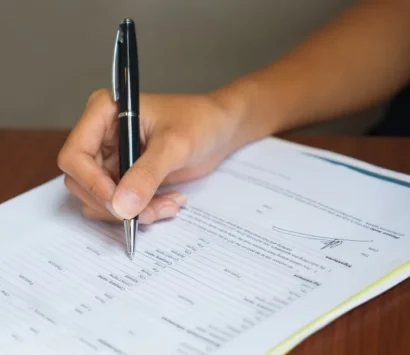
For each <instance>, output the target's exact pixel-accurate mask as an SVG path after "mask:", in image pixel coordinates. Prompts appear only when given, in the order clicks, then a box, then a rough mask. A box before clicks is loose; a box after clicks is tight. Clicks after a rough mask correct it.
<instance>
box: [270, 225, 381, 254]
mask: <svg viewBox="0 0 410 355" xmlns="http://www.w3.org/2000/svg"><path fill="white" fill-rule="evenodd" d="M272 229H273V230H274V231H276V232H280V233H283V234H287V235H290V236H293V237H297V238H303V239H312V240H318V241H321V242H322V243H323V244H324V246H323V247H322V248H321V249H326V248H335V247H337V246H339V245H342V243H343V242H356V243H370V242H373V240H357V239H346V238H330V237H322V236H319V235H314V234H306V233H300V232H295V231H291V230H288V229H283V228H279V227H277V226H272Z"/></svg>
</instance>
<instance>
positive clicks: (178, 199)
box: [163, 192, 187, 207]
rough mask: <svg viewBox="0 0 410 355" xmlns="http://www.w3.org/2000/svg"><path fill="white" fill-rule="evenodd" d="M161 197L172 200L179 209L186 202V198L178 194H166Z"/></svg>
mask: <svg viewBox="0 0 410 355" xmlns="http://www.w3.org/2000/svg"><path fill="white" fill-rule="evenodd" d="M163 197H165V198H169V199H171V200H173V201H174V202H175V203H176V204H177V205H178V206H179V207H181V206H182V205H185V203H186V202H187V197H186V196H185V195H183V194H181V193H180V192H171V193H166V194H164V195H163Z"/></svg>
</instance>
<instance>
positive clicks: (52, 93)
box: [0, 0, 361, 131]
mask: <svg viewBox="0 0 410 355" xmlns="http://www.w3.org/2000/svg"><path fill="white" fill-rule="evenodd" d="M350 3H352V1H351V0H350V1H348V0H274V1H268V0H204V1H187V0H172V1H169V0H168V1H167V0H162V1H160V0H133V1H130V0H123V1H112V0H71V1H61V0H60V1H56V0H39V1H28V0H25V1H24V0H0V29H1V30H0V41H1V43H2V57H1V66H0V78H1V86H0V97H1V101H0V103H1V105H0V126H3V127H10V126H12V127H33V128H42V127H46V128H53V127H70V126H72V125H73V124H74V123H75V122H76V120H77V119H78V117H79V115H80V114H81V111H82V109H83V107H84V104H85V102H86V100H87V97H88V95H89V94H90V93H91V92H92V91H93V90H95V89H97V88H100V87H110V84H111V77H110V75H111V61H112V49H113V40H114V36H115V31H116V28H117V25H118V23H119V21H120V20H121V19H122V18H124V17H132V18H134V20H135V21H136V22H137V27H138V40H139V49H140V60H141V64H140V65H141V76H142V77H141V87H142V89H143V90H145V91H155V92H160V91H161V92H182V91H185V92H193V91H201V90H207V89H210V88H213V87H216V86H218V85H222V84H223V83H225V82H227V81H229V80H232V79H234V78H235V77H237V76H239V75H241V74H243V73H246V72H247V71H250V70H253V69H254V68H256V67H258V66H260V65H263V64H266V63H268V62H270V61H271V60H273V59H275V58H277V57H278V56H280V55H281V54H282V53H284V52H285V51H286V50H288V49H289V48H291V47H292V46H294V45H296V44H297V43H298V42H300V41H301V40H303V38H304V37H305V36H306V35H308V34H309V33H310V32H311V31H312V30H314V29H316V28H318V27H319V26H320V25H321V24H322V23H324V22H325V21H326V20H327V19H328V18H329V17H330V16H333V15H335V14H336V13H337V12H339V11H340V10H342V9H343V8H344V7H345V6H346V5H348V4H350ZM346 127H347V126H346V125H345V123H344V121H343V122H342V123H339V124H336V125H335V124H333V125H330V126H329V127H327V128H326V129H327V130H332V129H333V130H334V129H336V130H339V131H340V130H341V131H343V130H344V131H346V129H347V128H346ZM350 127H352V126H350ZM353 128H354V130H358V129H359V130H360V129H361V128H360V127H359V126H358V125H357V124H356V125H355V126H353Z"/></svg>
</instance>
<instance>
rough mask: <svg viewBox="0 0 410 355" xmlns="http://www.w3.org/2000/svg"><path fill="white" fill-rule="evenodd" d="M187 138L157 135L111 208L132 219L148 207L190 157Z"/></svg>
mask: <svg viewBox="0 0 410 355" xmlns="http://www.w3.org/2000/svg"><path fill="white" fill-rule="evenodd" d="M189 153H190V148H189V144H188V143H187V141H186V138H184V137H181V138H180V139H177V137H176V136H175V135H172V134H169V133H168V134H165V133H163V134H158V135H156V136H152V137H151V138H150V140H149V141H148V144H147V147H146V150H145V152H144V153H143V154H142V155H141V157H140V158H139V159H138V160H137V161H136V162H135V163H134V165H133V166H132V168H131V169H130V170H129V171H128V172H127V173H126V174H125V175H124V176H123V178H122V179H121V181H120V182H119V184H118V186H117V189H116V191H115V193H114V197H113V200H112V206H113V208H114V211H115V212H116V214H117V215H118V216H120V217H121V218H124V219H130V218H133V217H135V216H136V215H138V214H139V213H140V212H141V211H142V210H144V209H145V207H146V206H147V205H148V203H149V201H150V200H151V199H152V197H153V196H154V194H155V193H156V191H157V189H158V187H159V186H160V185H161V183H162V181H163V180H164V179H165V177H166V176H167V175H168V174H169V173H170V172H172V171H174V170H176V169H178V168H179V167H180V166H181V165H183V163H184V162H185V161H186V159H187V157H188V156H189Z"/></svg>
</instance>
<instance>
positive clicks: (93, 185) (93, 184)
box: [88, 178, 100, 198]
mask: <svg viewBox="0 0 410 355" xmlns="http://www.w3.org/2000/svg"><path fill="white" fill-rule="evenodd" d="M88 190H89V192H90V194H91V196H93V197H95V198H99V196H100V193H99V192H100V188H99V182H98V180H97V179H95V178H93V179H91V181H90V184H89V189H88Z"/></svg>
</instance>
